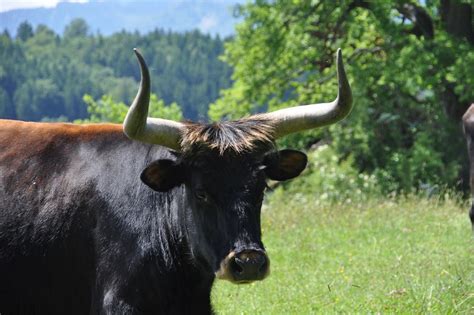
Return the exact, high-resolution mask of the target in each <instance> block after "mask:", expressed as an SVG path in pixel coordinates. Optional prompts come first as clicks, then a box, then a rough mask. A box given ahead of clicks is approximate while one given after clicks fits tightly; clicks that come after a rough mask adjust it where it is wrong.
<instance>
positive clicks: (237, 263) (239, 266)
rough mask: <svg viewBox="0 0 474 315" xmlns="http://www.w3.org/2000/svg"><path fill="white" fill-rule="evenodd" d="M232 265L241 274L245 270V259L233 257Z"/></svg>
mask: <svg viewBox="0 0 474 315" xmlns="http://www.w3.org/2000/svg"><path fill="white" fill-rule="evenodd" d="M230 266H231V268H232V270H233V271H234V272H235V273H237V274H241V273H242V272H244V268H243V261H241V260H240V259H238V258H234V259H232V261H231V263H230Z"/></svg>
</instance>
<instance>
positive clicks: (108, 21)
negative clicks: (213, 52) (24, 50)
mask: <svg viewBox="0 0 474 315" xmlns="http://www.w3.org/2000/svg"><path fill="white" fill-rule="evenodd" d="M239 2H240V3H242V2H244V1H242V0H205V1H193V0H158V1H134V2H131V1H123V0H122V1H111V0H109V1H100V2H98V1H92V2H87V3H68V2H61V3H59V4H58V5H57V6H56V7H55V8H37V9H18V10H11V11H7V12H2V13H0V29H1V30H4V29H7V30H8V31H9V32H10V34H12V35H15V34H16V30H17V28H18V25H19V24H20V23H21V22H23V21H28V22H29V23H30V24H32V25H33V26H36V25H38V24H45V25H47V26H48V27H50V28H51V29H53V30H54V31H55V32H56V33H58V34H62V33H63V31H64V27H65V26H66V25H68V24H69V23H70V22H71V20H73V19H74V18H83V19H84V20H85V21H86V22H87V24H88V25H89V26H90V31H91V32H93V33H97V32H100V33H101V34H103V35H110V34H112V33H114V32H117V31H121V30H127V31H135V30H138V31H139V32H140V33H142V34H143V33H147V32H149V31H151V30H154V29H156V28H160V29H165V30H172V31H176V32H183V31H189V30H193V29H199V30H200V31H202V32H203V33H209V34H212V35H216V34H219V35H220V36H222V37H225V36H229V35H231V34H233V32H234V24H235V23H236V22H237V19H235V18H234V17H233V12H232V11H233V7H234V6H235V4H236V3H239Z"/></svg>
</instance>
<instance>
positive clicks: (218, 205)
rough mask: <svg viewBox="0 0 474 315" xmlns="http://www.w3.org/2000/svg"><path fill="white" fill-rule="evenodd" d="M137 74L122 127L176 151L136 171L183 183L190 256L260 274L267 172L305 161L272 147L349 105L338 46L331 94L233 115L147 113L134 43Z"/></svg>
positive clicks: (280, 174)
mask: <svg viewBox="0 0 474 315" xmlns="http://www.w3.org/2000/svg"><path fill="white" fill-rule="evenodd" d="M135 53H136V55H137V58H138V61H139V64H140V69H141V82H140V88H139V91H138V94H137V96H136V97H135V100H134V101H133V103H132V105H131V106H130V109H129V111H128V114H127V117H126V118H125V121H124V124H123V127H124V132H125V134H126V135H127V136H128V137H129V138H131V139H135V140H138V141H143V142H148V143H153V144H159V145H162V146H166V147H168V148H171V149H173V150H175V151H176V156H177V158H176V159H171V160H170V159H166V160H165V159H160V160H157V161H154V162H153V163H151V164H150V165H149V166H148V167H147V168H146V169H145V170H144V171H143V173H142V175H141V179H142V181H143V182H144V183H145V184H147V185H148V186H149V187H151V188H152V189H154V190H156V191H161V192H164V191H168V190H170V189H172V188H174V187H176V186H181V185H184V187H185V188H184V192H185V199H186V206H185V208H186V210H185V211H186V212H185V214H184V218H182V220H184V224H185V226H186V227H187V228H186V231H187V232H186V233H187V239H188V242H189V243H190V244H189V246H190V251H191V252H192V254H193V256H194V257H195V258H196V260H197V261H199V263H200V264H202V265H203V266H204V267H205V268H206V269H207V270H212V271H213V272H215V274H216V276H217V277H218V278H221V279H226V280H230V281H232V282H235V283H244V282H250V281H254V280H261V279H263V278H265V277H266V275H268V273H269V259H268V257H267V255H266V253H265V249H264V246H263V244H262V241H261V230H260V209H261V206H262V200H263V195H264V190H265V187H266V180H267V179H272V180H279V181H283V180H287V179H291V178H294V177H296V176H298V175H299V174H300V173H301V172H302V171H303V169H304V168H305V166H306V161H307V159H306V155H305V154H304V153H302V152H299V151H294V150H281V151H277V150H276V147H275V140H276V139H277V138H279V137H282V136H284V135H287V134H290V133H293V132H298V131H302V130H306V129H312V128H317V127H321V126H324V125H328V124H331V123H334V122H336V121H338V120H341V119H342V118H344V117H346V116H347V115H348V114H349V112H350V111H351V108H352V94H351V89H350V86H349V83H348V81H347V78H346V74H345V72H344V67H343V63H342V57H341V51H340V49H339V50H338V51H337V74H338V80H339V90H338V96H337V98H336V100H335V101H333V102H331V103H322V104H312V105H305V106H297V107H293V108H286V109H282V110H278V111H275V112H270V113H266V114H259V115H254V116H250V117H248V118H244V119H241V120H237V121H229V122H221V123H214V124H198V123H181V122H175V121H170V120H165V119H161V118H148V117H147V115H148V105H149V98H150V76H149V73H148V68H147V66H146V64H145V61H144V59H143V57H142V56H141V55H140V53H139V52H138V51H137V50H135Z"/></svg>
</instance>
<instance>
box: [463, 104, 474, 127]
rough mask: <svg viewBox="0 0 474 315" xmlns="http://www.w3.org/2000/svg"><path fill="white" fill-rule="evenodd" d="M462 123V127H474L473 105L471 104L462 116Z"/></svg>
mask: <svg viewBox="0 0 474 315" xmlns="http://www.w3.org/2000/svg"><path fill="white" fill-rule="evenodd" d="M462 123H463V125H464V126H474V103H472V104H471V106H470V107H469V108H468V109H467V110H466V112H465V113H464V115H463V116H462Z"/></svg>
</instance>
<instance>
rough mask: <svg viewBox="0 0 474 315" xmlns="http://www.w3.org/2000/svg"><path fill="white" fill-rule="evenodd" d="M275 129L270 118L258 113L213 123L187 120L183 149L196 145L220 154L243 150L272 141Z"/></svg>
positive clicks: (188, 149) (189, 148)
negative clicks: (188, 121)
mask: <svg viewBox="0 0 474 315" xmlns="http://www.w3.org/2000/svg"><path fill="white" fill-rule="evenodd" d="M273 133H274V129H273V126H272V124H271V122H270V120H268V119H265V118H263V117H260V116H258V115H256V116H251V117H248V118H244V119H240V120H234V121H224V122H216V123H212V124H198V123H192V122H190V123H186V130H185V131H184V133H183V136H182V139H181V148H182V150H183V151H184V152H186V151H190V150H192V149H195V148H202V149H204V150H209V149H210V150H217V151H218V152H219V154H220V155H223V154H224V153H225V152H228V151H233V152H234V153H242V152H246V151H250V150H252V149H254V148H255V147H256V146H257V145H258V144H271V143H273V141H274V137H273Z"/></svg>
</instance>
